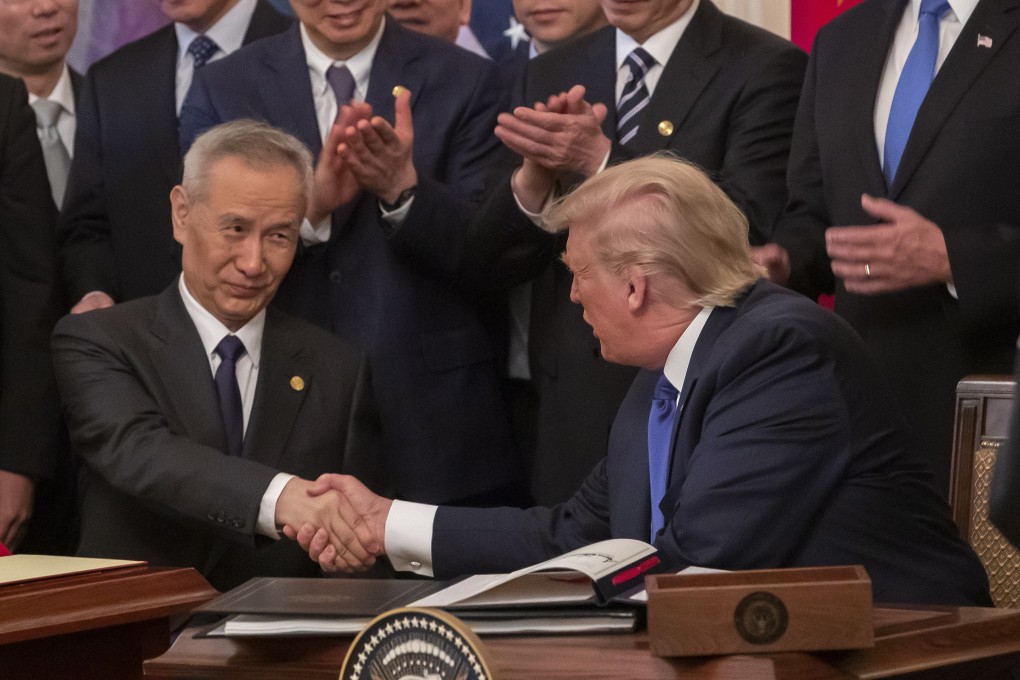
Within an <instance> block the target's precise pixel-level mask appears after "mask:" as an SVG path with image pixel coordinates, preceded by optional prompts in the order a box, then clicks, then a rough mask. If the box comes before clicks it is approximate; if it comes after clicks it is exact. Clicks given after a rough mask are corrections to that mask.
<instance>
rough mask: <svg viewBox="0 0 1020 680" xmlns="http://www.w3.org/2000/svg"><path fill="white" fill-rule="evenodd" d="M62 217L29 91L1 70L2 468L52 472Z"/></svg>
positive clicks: (56, 419)
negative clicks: (53, 338)
mask: <svg viewBox="0 0 1020 680" xmlns="http://www.w3.org/2000/svg"><path fill="white" fill-rule="evenodd" d="M55 222H56V210H55V208H54V206H53V199H52V197H51V194H50V185H49V180H48V179H47V178H46V166H45V164H44V163H43V157H42V150H41V149H40V147H39V138H38V136H37V135H36V124H35V114H34V113H33V111H32V109H31V107H30V106H29V105H28V92H27V90H26V89H25V85H24V83H23V82H22V81H21V80H20V79H18V78H11V77H9V76H6V75H0V469H2V470H6V471H9V472H16V473H18V474H22V475H26V476H28V477H33V478H40V477H48V476H49V475H50V474H52V472H53V466H54V462H55V455H56V447H57V434H58V431H59V423H60V412H59V407H58V403H57V394H56V387H55V385H54V382H53V371H52V368H51V365H50V354H49V335H50V332H51V331H52V329H53V324H54V323H56V320H57V317H58V316H59V314H60V312H59V307H58V299H57V295H58V282H57V260H56V246H55V244H54V236H53V234H54V224H55Z"/></svg>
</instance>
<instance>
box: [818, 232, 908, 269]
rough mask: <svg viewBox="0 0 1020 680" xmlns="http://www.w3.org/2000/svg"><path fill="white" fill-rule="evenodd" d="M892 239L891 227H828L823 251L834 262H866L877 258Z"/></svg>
mask: <svg viewBox="0 0 1020 680" xmlns="http://www.w3.org/2000/svg"><path fill="white" fill-rule="evenodd" d="M891 238H893V227H889V226H874V227H829V228H828V229H826V230H825V250H826V251H827V252H828V254H829V257H830V258H832V259H834V260H839V259H843V260H852V261H857V262H866V261H867V260H869V259H875V258H877V257H879V255H880V251H881V250H882V249H883V246H885V245H886V244H887V243H888V241H889V240H890V239H891Z"/></svg>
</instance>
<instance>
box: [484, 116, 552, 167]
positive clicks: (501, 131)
mask: <svg viewBox="0 0 1020 680" xmlns="http://www.w3.org/2000/svg"><path fill="white" fill-rule="evenodd" d="M496 136H497V137H499V139H500V141H501V142H503V144H505V145H506V146H507V148H509V149H510V150H511V151H513V152H514V153H516V154H518V155H520V156H524V157H525V158H528V159H530V160H533V161H535V162H536V163H538V164H539V165H541V166H543V167H550V166H549V165H548V162H549V161H548V158H546V157H545V154H544V151H545V149H546V145H545V144H543V143H542V142H541V141H539V140H535V139H531V138H530V137H525V136H523V135H520V134H517V133H516V132H513V131H511V130H510V129H509V128H504V127H502V126H499V127H497V128H496Z"/></svg>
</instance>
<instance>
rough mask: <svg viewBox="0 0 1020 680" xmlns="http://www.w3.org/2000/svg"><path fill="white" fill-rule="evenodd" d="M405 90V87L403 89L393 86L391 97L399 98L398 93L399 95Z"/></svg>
mask: <svg viewBox="0 0 1020 680" xmlns="http://www.w3.org/2000/svg"><path fill="white" fill-rule="evenodd" d="M406 89H407V88H406V87H404V86H403V85H394V86H393V96H394V97H399V96H400V93H401V92H403V91H404V90H406Z"/></svg>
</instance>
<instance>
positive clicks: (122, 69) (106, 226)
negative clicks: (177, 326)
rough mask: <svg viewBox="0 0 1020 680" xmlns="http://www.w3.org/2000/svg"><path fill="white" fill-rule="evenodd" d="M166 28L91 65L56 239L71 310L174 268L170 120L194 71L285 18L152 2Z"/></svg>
mask: <svg viewBox="0 0 1020 680" xmlns="http://www.w3.org/2000/svg"><path fill="white" fill-rule="evenodd" d="M160 8H161V9H162V10H163V13H164V14H165V15H166V16H167V18H168V19H170V20H171V21H172V23H171V24H170V25H169V26H166V27H164V28H161V29H159V30H158V31H156V32H154V33H152V34H150V35H148V36H146V37H144V38H141V39H140V40H137V41H135V42H133V43H130V44H128V45H125V46H124V47H122V48H120V49H119V50H117V51H116V52H114V53H113V54H111V55H109V56H108V57H106V58H104V59H102V60H100V61H98V62H97V63H95V64H93V65H92V67H91V68H90V69H89V71H88V73H87V74H86V77H85V84H84V87H83V88H82V96H81V97H80V99H79V101H78V112H77V115H78V132H77V137H76V141H75V151H74V158H73V160H72V163H71V171H70V176H69V178H68V186H67V192H66V195H65V199H64V207H63V212H62V213H61V218H60V227H59V243H60V253H61V256H62V262H63V264H62V270H63V278H64V286H65V296H66V298H67V299H68V301H69V302H70V304H71V311H72V312H74V313H78V312H85V311H89V310H92V309H99V308H102V307H109V306H111V305H112V304H114V303H115V302H122V301H124V300H132V299H134V298H137V297H141V296H145V295H154V294H156V293H158V292H159V291H161V290H163V289H164V288H165V287H166V286H167V284H169V283H170V282H171V281H173V280H174V278H175V277H176V276H177V274H178V272H179V271H180V252H179V249H178V247H177V245H176V244H175V243H174V240H173V230H172V228H171V225H170V202H169V196H170V190H171V189H172V188H173V186H174V185H175V184H176V183H177V180H178V179H179V177H180V146H179V143H178V139H177V125H178V123H177V116H178V113H179V112H180V108H181V104H182V102H183V101H184V96H185V94H187V91H188V88H189V86H190V84H191V80H192V78H193V76H194V74H195V72H196V71H198V70H201V69H202V68H204V66H205V65H206V64H207V63H208V62H214V61H216V60H218V59H221V58H222V57H223V56H225V55H227V54H229V53H231V52H233V51H235V50H237V49H238V48H239V47H241V45H242V44H245V43H249V42H251V41H253V40H257V39H259V38H262V37H265V36H268V35H272V34H274V33H278V32H280V31H282V30H284V29H285V28H286V27H287V26H289V25H290V24H291V20H290V19H287V18H285V17H283V16H282V15H281V14H279V13H278V12H277V11H276V10H274V9H273V8H272V7H270V6H269V4H268V3H267V2H266V0H160Z"/></svg>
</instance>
